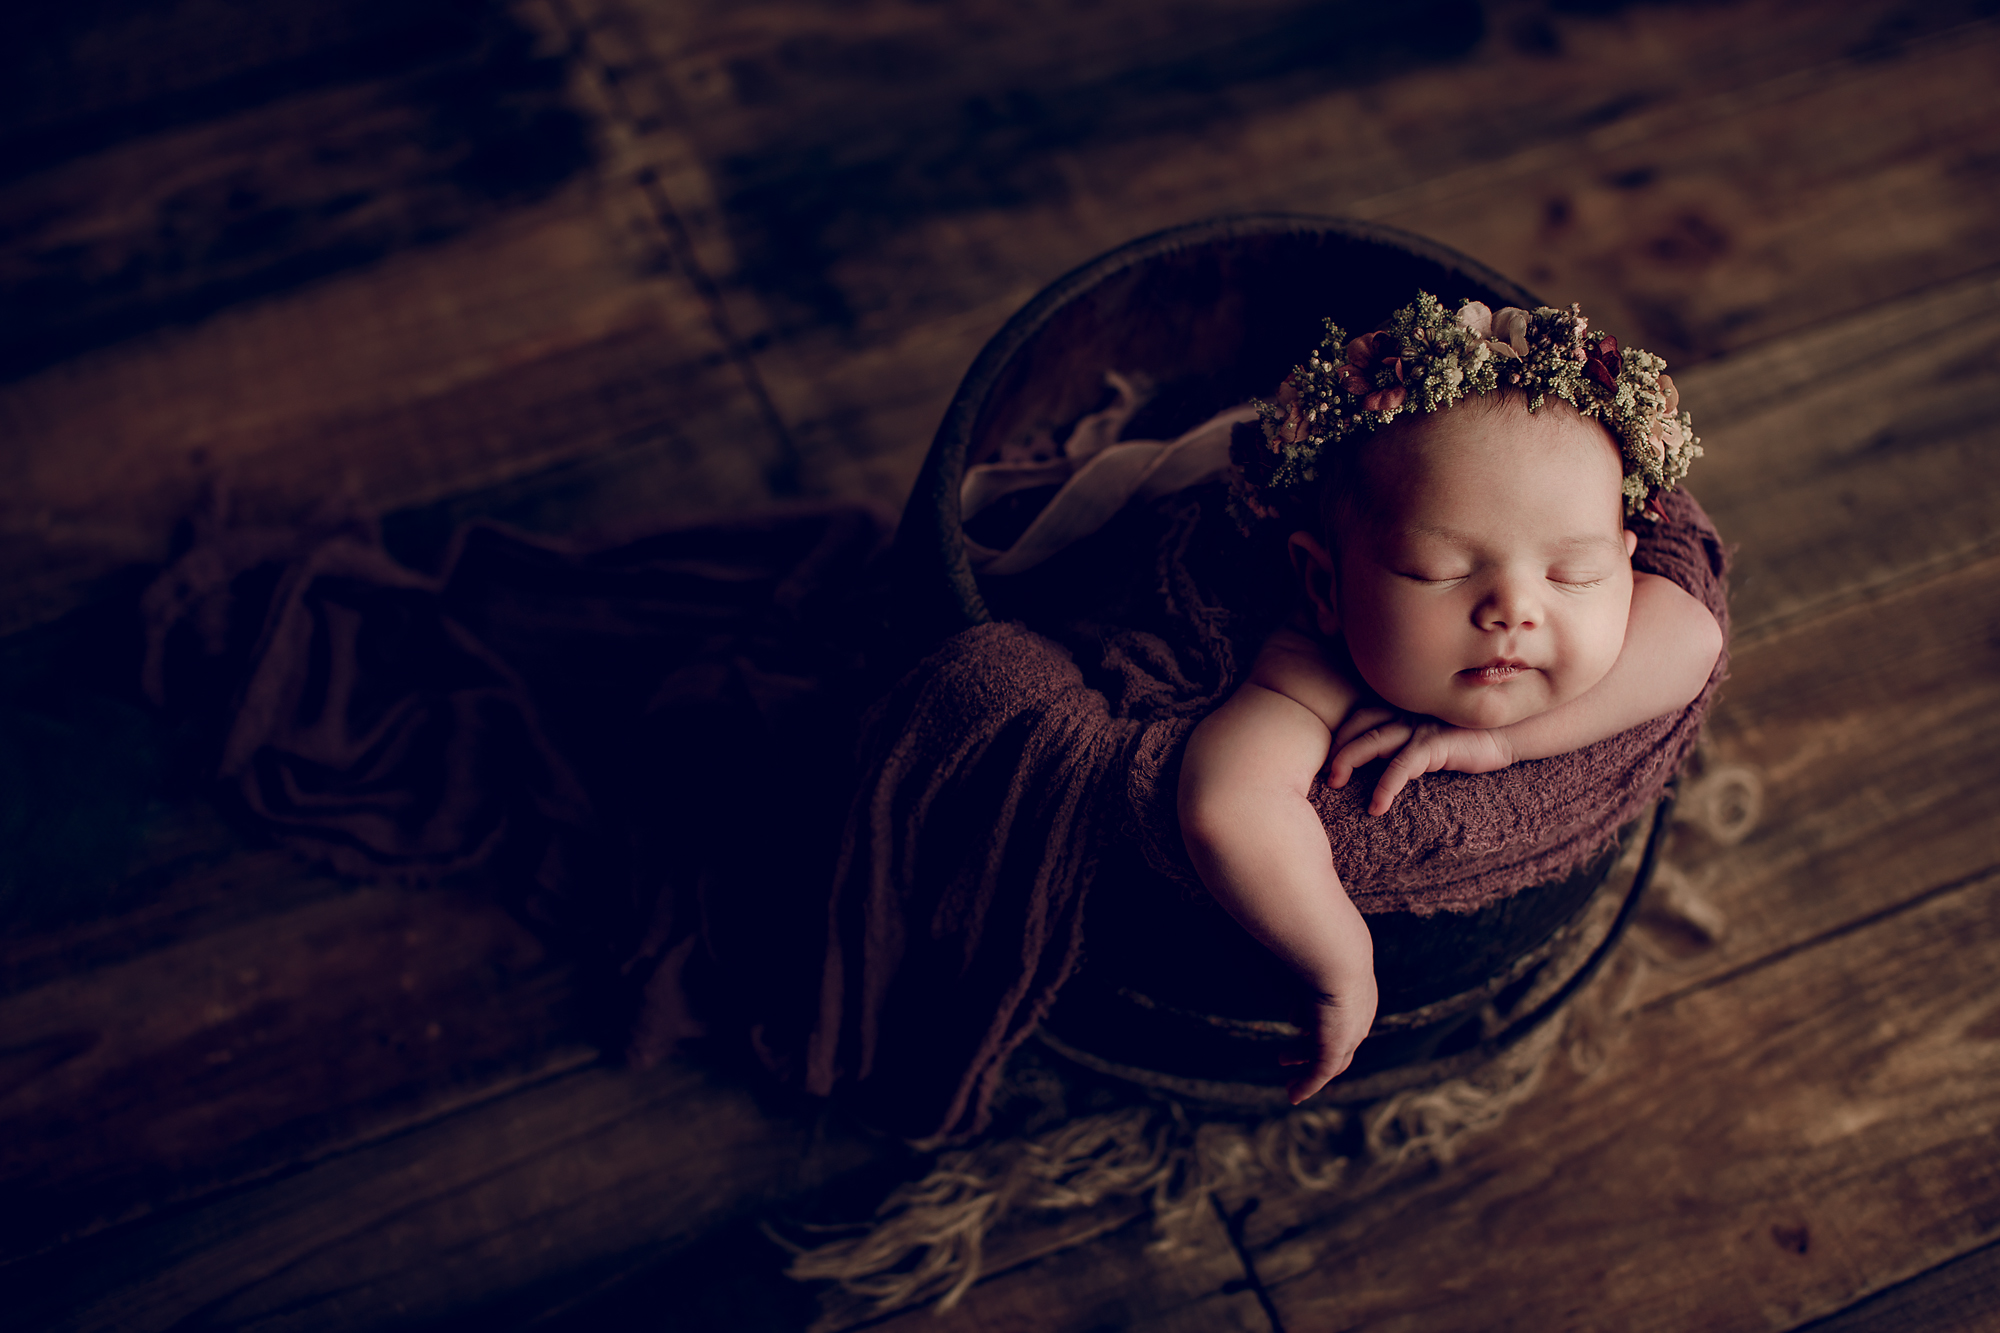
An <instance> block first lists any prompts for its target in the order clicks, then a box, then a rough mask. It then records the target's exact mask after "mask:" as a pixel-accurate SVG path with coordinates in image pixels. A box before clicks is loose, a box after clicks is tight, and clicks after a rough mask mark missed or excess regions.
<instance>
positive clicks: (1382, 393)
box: [1361, 366, 1410, 412]
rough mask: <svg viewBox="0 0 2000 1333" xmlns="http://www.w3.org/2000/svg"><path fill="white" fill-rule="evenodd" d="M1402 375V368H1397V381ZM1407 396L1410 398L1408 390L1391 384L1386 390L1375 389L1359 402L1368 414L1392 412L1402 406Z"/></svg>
mask: <svg viewBox="0 0 2000 1333" xmlns="http://www.w3.org/2000/svg"><path fill="white" fill-rule="evenodd" d="M1402 374H1403V371H1402V367H1401V366H1398V367H1397V369H1396V377H1397V378H1398V379H1401V378H1402ZM1409 396H1410V391H1409V390H1408V389H1405V388H1404V387H1403V386H1402V385H1400V384H1392V385H1390V386H1389V387H1388V388H1386V389H1377V390H1376V391H1375V392H1374V393H1371V394H1369V395H1368V396H1367V397H1366V398H1363V399H1362V400H1361V406H1363V407H1364V408H1366V409H1368V410H1369V411H1370V412H1393V411H1395V410H1396V409H1397V408H1399V407H1401V406H1402V405H1403V402H1404V400H1405V399H1407V398H1408V397H1409Z"/></svg>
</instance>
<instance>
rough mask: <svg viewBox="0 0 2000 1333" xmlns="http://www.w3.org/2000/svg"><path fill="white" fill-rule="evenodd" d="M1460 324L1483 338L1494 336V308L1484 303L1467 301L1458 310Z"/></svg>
mask: <svg viewBox="0 0 2000 1333" xmlns="http://www.w3.org/2000/svg"><path fill="white" fill-rule="evenodd" d="M1458 322H1459V323H1460V324H1461V325H1463V326H1464V327H1466V328H1468V329H1470V330H1472V331H1473V332H1474V333H1475V334H1477V335H1479V336H1480V337H1482V338H1490V337H1492V336H1493V307H1491V306H1489V305H1487V304H1486V302H1484V301H1467V302H1466V303H1465V304H1464V305H1462V306H1460V307H1459V308H1458Z"/></svg>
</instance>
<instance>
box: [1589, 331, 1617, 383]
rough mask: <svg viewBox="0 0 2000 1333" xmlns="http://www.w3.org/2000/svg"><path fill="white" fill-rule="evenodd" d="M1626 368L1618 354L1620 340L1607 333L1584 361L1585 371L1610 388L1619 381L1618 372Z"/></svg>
mask: <svg viewBox="0 0 2000 1333" xmlns="http://www.w3.org/2000/svg"><path fill="white" fill-rule="evenodd" d="M1623 369H1624V360H1623V359H1622V358H1621V357H1620V356H1619V355H1618V340H1617V339H1616V338H1614V337H1612V336H1611V335H1610V334H1608V333H1607V334H1605V335H1604V337H1603V338H1602V339H1601V340H1599V342H1598V344H1597V346H1596V347H1595V348H1594V349H1592V350H1591V351H1590V352H1589V353H1588V354H1587V355H1586V356H1585V357H1584V361H1583V373H1584V374H1586V375H1588V376H1590V378H1592V379H1594V380H1596V381H1597V382H1598V383H1599V384H1601V385H1603V386H1604V387H1605V388H1607V389H1609V388H1611V387H1612V386H1614V385H1615V384H1617V383H1618V372H1619V371H1621V370H1623Z"/></svg>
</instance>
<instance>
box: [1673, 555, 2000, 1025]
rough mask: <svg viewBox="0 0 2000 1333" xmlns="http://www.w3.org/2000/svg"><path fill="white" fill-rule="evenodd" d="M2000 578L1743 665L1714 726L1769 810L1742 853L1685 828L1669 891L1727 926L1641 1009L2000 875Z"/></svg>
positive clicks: (1854, 614) (1891, 599) (1866, 618)
mask: <svg viewBox="0 0 2000 1333" xmlns="http://www.w3.org/2000/svg"><path fill="white" fill-rule="evenodd" d="M1996 577H2000V560H1996V559H1994V558H1988V559H1986V560H1982V561H1979V562H1977V563H1975V564H1972V565H1967V566H1965V567H1964V568H1962V569H1959V570H1957V571H1955V572H1953V573H1950V574H1947V575H1943V576H1940V577H1938V578H1936V579H1934V580H1931V581H1928V582H1924V583H1921V584H1917V585H1915V586H1911V587H1908V588H1906V589H1904V590H1903V591H1901V592H1900V593H1898V594H1896V595H1893V596H1887V597H1884V598H1881V599H1879V600H1871V601H1867V602H1863V603H1860V604H1858V605H1855V606H1852V607H1849V608H1848V609H1846V610H1844V611H1841V612H1838V613H1835V614H1832V615H1829V616H1826V617H1824V618H1821V619H1818V620H1815V621H1813V622H1811V623H1809V624H1806V625H1803V626H1800V627H1799V628H1797V629H1795V630H1793V631H1791V632H1789V633H1786V634H1782V635H1779V636H1775V637H1773V638H1771V639H1769V640H1767V641H1766V642H1764V643H1761V644H1758V645H1756V646H1755V647H1753V648H1752V649H1750V650H1748V651H1746V652H1745V653H1743V654H1742V655H1741V656H1740V657H1739V658H1738V659H1737V660H1736V662H1735V666H1734V671H1733V674H1732V676H1731V679H1730V681H1729V683H1728V684H1727V686H1726V687H1725V688H1726V689H1727V690H1728V694H1727V696H1726V700H1725V702H1724V704H1723V706H1722V707H1720V708H1719V709H1718V710H1717V712H1716V713H1715V715H1714V717H1713V718H1712V719H1711V722H1710V727H1711V730H1712V733H1713V736H1714V755H1713V760H1714V763H1716V764H1717V765H1722V764H1730V765H1739V766H1742V767H1743V768H1745V769H1747V770H1748V771H1749V773H1750V774H1751V775H1752V780H1753V781H1754V782H1755V783H1756V784H1757V785H1758V786H1759V787H1760V788H1761V791H1762V798H1761V799H1762V812H1761V814H1759V816H1758V817H1757V821H1756V824H1755V825H1754V827H1752V828H1750V829H1749V830H1748V832H1747V835H1746V836H1743V837H1742V838H1741V840H1740V841H1736V842H1733V843H1732V842H1729V841H1726V840H1718V839H1717V838H1715V837H1713V836H1712V835H1711V833H1710V832H1709V831H1708V828H1707V826H1705V824H1704V823H1701V822H1695V821H1692V820H1691V821H1689V822H1688V823H1685V824H1684V825H1683V826H1682V827H1681V828H1679V829H1677V830H1675V835H1674V839H1673V841H1672V842H1671V843H1670V844H1669V846H1668V848H1667V851H1666V854H1665V855H1666V862H1667V865H1668V867H1669V868H1670V873H1669V874H1668V876H1667V877H1666V879H1665V880H1664V881H1663V885H1662V888H1663V892H1668V891H1671V892H1674V893H1679V894H1681V895H1684V896H1685V897H1689V898H1692V899H1693V900H1695V901H1697V902H1699V903H1702V904H1705V905H1706V910H1707V911H1709V912H1711V913H1712V915H1713V920H1712V921H1711V924H1710V926H1709V927H1708V928H1706V929H1705V930H1703V931H1702V932H1701V933H1702V935H1703V937H1704V942H1703V943H1702V945H1701V947H1700V948H1698V949H1696V950H1694V951H1693V952H1683V953H1678V954H1676V956H1673V957H1671V958H1662V959H1659V960H1656V961H1657V962H1658V964H1659V965H1658V968H1657V972H1656V974H1655V975H1653V976H1651V977H1649V978H1648V980H1647V981H1646V982H1645V983H1644V984H1643V985H1642V986H1640V988H1639V989H1638V991H1637V992H1636V996H1635V998H1636V999H1641V1000H1643V999H1650V998H1651V997H1654V996H1658V995H1664V994H1670V993H1673V992H1676V991H1678V990H1681V989H1683V988H1687V987H1698V986H1701V985H1705V984H1708V983H1709V981H1710V980H1711V979H1712V978H1714V977H1717V976H1720V975H1724V974H1726V973H1728V972H1730V971H1731V970H1734V969H1739V968H1743V967H1748V966H1753V965H1754V963H1755V961H1756V960H1758V959H1760V958H1764V957H1767V956H1770V955H1772V954H1775V953H1777V952H1778V951H1780V950H1783V949H1786V948H1789V947H1792V946H1795V945H1797V944H1799V943H1801V942H1803V941H1808V940H1811V939H1814V938H1816V937H1819V936H1821V935H1823V934H1825V933H1827V932H1830V931H1836V930H1839V929H1843V928H1846V927H1849V926H1851V925H1852V924H1853V923H1856V922H1860V921H1864V920H1866V919H1868V918H1869V917H1870V916H1872V915H1873V914H1875V913H1878V912H1881V911H1883V910H1885V909H1888V908H1891V907H1894V906H1895V905H1897V904H1899V903H1903V902H1907V901H1910V900H1911V899H1913V898H1915V897H1917V896H1918V895H1920V894H1923V893H1925V892H1927V891H1929V890H1932V889H1934V888H1936V887H1937V886H1939V885H1944V884H1949V883H1952V882H1955V881H1958V880H1961V879H1964V878H1966V877H1968V876H1976V875H1980V874H1984V873H1987V872H1988V871H1989V870H1990V869H1991V868H1993V867H1994V866H1996V865H2000V795H1996V792H2000V770H1996V767H1995V765H1996V763H2000V593H1996V591H1995V587H1996ZM1679 915H1681V916H1683V917H1684V916H1685V915H1686V913H1685V912H1684V911H1683V912H1680V913H1679ZM1697 915H1700V913H1699V912H1697Z"/></svg>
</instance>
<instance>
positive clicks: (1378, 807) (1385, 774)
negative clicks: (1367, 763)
mask: <svg viewBox="0 0 2000 1333" xmlns="http://www.w3.org/2000/svg"><path fill="white" fill-rule="evenodd" d="M1436 767H1437V765H1436V764H1433V763H1431V762H1430V759H1429V756H1427V755H1425V754H1423V753H1420V752H1419V751H1418V749H1417V747H1415V746H1411V745H1406V746H1404V747H1403V748H1402V750H1400V751H1399V752H1398V753H1397V755H1396V757H1395V758H1394V759H1391V760H1390V761H1389V766H1388V767H1387V768H1385V769H1383V770H1382V779H1381V781H1379V782H1377V783H1376V784H1375V794H1374V795H1373V796H1371V797H1369V798H1368V813H1369V814H1371V815H1386V814H1388V813H1389V807H1390V806H1392V805H1394V804H1395V803H1396V796H1397V794H1398V793H1399V792H1401V791H1402V790H1403V788H1404V787H1405V786H1407V785H1408V784H1409V781H1410V779H1411V778H1414V777H1416V776H1418V775H1419V774H1422V773H1428V772H1430V771H1431V770H1432V769H1434V768H1436Z"/></svg>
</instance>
